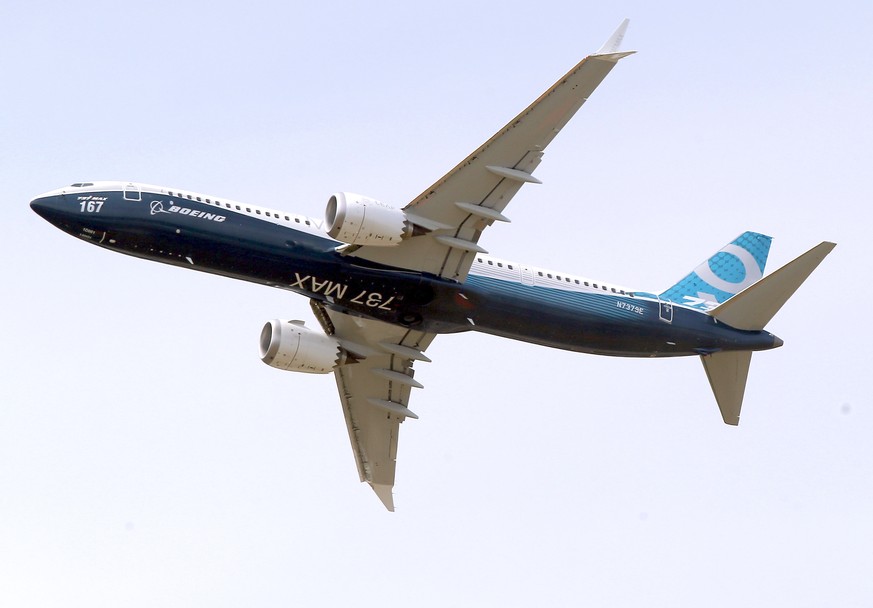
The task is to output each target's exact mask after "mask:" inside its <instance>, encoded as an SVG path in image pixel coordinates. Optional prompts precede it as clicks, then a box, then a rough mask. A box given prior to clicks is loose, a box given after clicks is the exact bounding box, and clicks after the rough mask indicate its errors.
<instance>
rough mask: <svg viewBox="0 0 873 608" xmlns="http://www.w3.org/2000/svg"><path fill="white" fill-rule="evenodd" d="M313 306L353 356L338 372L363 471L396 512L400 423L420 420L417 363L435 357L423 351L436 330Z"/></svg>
mask: <svg viewBox="0 0 873 608" xmlns="http://www.w3.org/2000/svg"><path fill="white" fill-rule="evenodd" d="M312 305H313V310H314V311H315V313H316V316H317V317H318V319H319V321H320V322H321V324H322V327H323V328H324V329H325V331H326V332H327V333H328V334H329V335H332V336H333V337H334V338H336V339H337V340H338V341H339V342H340V344H341V345H342V346H343V348H344V349H345V350H346V351H347V352H349V353H351V355H352V358H351V359H350V360H349V361H347V362H345V363H343V364H342V365H339V366H338V367H337V368H336V369H335V370H334V375H335V377H336V385H337V388H338V389H339V394H340V400H341V401H342V406H343V413H344V414H345V418H346V425H347V426H348V430H349V439H350V440H351V442H352V451H353V452H354V454H355V461H356V462H357V465H358V474H359V475H360V477H361V481H366V482H368V483H369V484H370V486H371V487H372V488H373V490H374V491H375V492H376V495H377V496H378V497H379V499H380V500H381V501H382V502H383V503H384V504H385V507H387V509H388V510H389V511H393V510H394V498H393V494H392V489H393V487H394V469H395V465H396V461H397V437H398V433H399V431H400V423H401V422H403V421H404V420H405V419H406V418H418V416H416V415H415V414H414V413H413V412H412V411H410V410H409V408H408V404H409V396H410V392H411V391H412V389H413V388H421V384H420V383H418V382H416V381H415V380H414V379H413V370H412V364H413V363H414V361H416V360H418V361H424V362H428V361H430V359H428V358H427V357H426V356H424V355H423V354H422V352H423V351H424V349H426V348H427V347H428V345H430V342H431V340H433V338H434V334H429V333H425V332H421V331H415V330H411V329H408V328H404V327H399V326H394V325H390V324H388V323H383V322H382V321H376V320H372V319H365V318H362V317H354V316H351V315H348V314H345V313H341V312H338V311H335V310H331V309H330V308H327V307H325V306H323V305H321V304H319V303H317V302H313V304H312Z"/></svg>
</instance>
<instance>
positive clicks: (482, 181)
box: [344, 19, 634, 281]
mask: <svg viewBox="0 0 873 608" xmlns="http://www.w3.org/2000/svg"><path fill="white" fill-rule="evenodd" d="M627 24H628V20H627V19H625V20H624V21H623V22H622V23H621V25H620V26H619V27H618V29H617V30H616V31H615V33H614V34H613V35H612V36H611V37H610V38H609V40H607V41H606V43H605V44H604V45H603V46H602V47H601V48H600V49H599V50H598V51H597V52H596V53H594V54H593V55H589V56H588V57H586V58H585V59H583V60H582V61H581V62H579V63H578V64H577V65H576V66H575V67H574V68H573V69H572V70H570V71H569V72H568V73H567V74H566V75H565V76H564V77H563V78H561V79H560V80H559V81H558V82H556V83H555V84H554V86H552V88H550V89H549V90H548V91H546V92H545V93H543V94H542V95H541V96H540V97H539V98H538V99H537V100H536V101H534V102H533V103H532V104H531V105H530V106H528V107H527V109H525V110H524V111H523V112H522V113H521V114H519V115H518V116H516V117H515V118H514V119H513V120H511V121H510V122H509V124H507V125H506V126H505V127H503V128H502V129H500V130H499V131H498V132H497V133H496V134H494V136H493V137H492V138H491V139H489V140H488V141H486V142H485V143H484V144H482V145H481V146H480V147H479V148H478V149H477V150H475V151H474V152H473V153H472V154H470V155H469V156H468V157H467V158H465V159H464V160H463V161H461V162H460V164H458V166H456V167H455V168H454V169H452V170H451V171H449V172H448V173H447V174H446V175H444V176H443V177H442V178H440V179H439V180H438V181H437V182H436V183H435V184H433V185H432V186H431V187H430V188H428V189H427V190H425V191H424V192H422V193H421V194H420V195H419V196H417V197H416V198H415V199H414V200H413V201H412V202H411V203H409V204H408V205H407V206H406V207H404V209H403V210H404V212H405V213H406V216H407V218H408V219H409V220H410V221H412V222H413V223H414V224H416V225H418V226H421V227H422V228H424V229H425V233H424V234H418V235H416V236H413V237H412V238H409V239H406V240H404V241H403V242H401V243H400V244H399V245H397V246H396V247H373V246H360V247H358V246H353V247H348V248H345V249H344V252H345V253H346V255H349V256H355V257H361V258H364V259H367V260H371V261H374V262H379V263H381V264H385V265H388V266H394V267H397V268H406V269H409V270H415V271H424V272H428V273H431V274H434V275H438V276H441V277H445V278H448V279H452V280H456V281H464V279H466V277H467V272H468V271H469V270H470V266H471V265H472V263H473V258H474V257H475V254H476V252H483V253H484V251H485V250H484V249H482V248H481V247H480V246H479V245H478V241H479V237H480V235H481V234H482V231H483V230H484V229H485V228H486V227H488V226H490V225H491V224H493V223H494V222H495V221H508V219H507V218H506V217H505V216H504V215H503V214H502V211H503V209H504V208H505V207H506V206H507V204H509V201H510V200H511V199H512V197H513V196H515V193H516V192H518V191H519V189H520V188H521V186H522V185H524V184H525V183H540V181H539V180H538V179H537V178H535V177H534V176H533V175H532V173H533V171H534V169H535V168H536V167H537V165H539V163H540V159H541V158H542V155H543V151H544V150H545V148H546V146H547V145H548V144H549V143H550V142H551V141H552V139H554V137H555V136H556V135H557V134H558V132H559V131H560V130H561V129H562V128H563V127H564V125H566V124H567V122H568V121H569V120H570V119H571V118H572V117H573V115H574V114H575V113H576V111H577V110H578V109H579V108H580V107H582V104H583V103H585V101H587V99H588V96H589V95H591V93H592V92H593V91H594V89H596V88H597V86H598V85H599V84H600V83H601V81H602V80H603V79H604V78H606V75H607V74H609V72H610V71H611V70H612V68H613V67H615V64H616V63H617V62H618V61H619V60H620V59H621V58H623V57H626V56H628V55H630V54H632V53H633V52H634V51H623V52H622V51H619V50H618V48H619V45H620V44H621V41H622V38H623V37H624V32H625V30H626V29H627Z"/></svg>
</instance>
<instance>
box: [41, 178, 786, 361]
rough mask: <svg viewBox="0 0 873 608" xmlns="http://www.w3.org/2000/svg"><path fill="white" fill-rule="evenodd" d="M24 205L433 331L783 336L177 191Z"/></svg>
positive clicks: (766, 344) (124, 187)
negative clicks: (368, 243)
mask: <svg viewBox="0 0 873 608" xmlns="http://www.w3.org/2000/svg"><path fill="white" fill-rule="evenodd" d="M31 207H32V208H33V209H34V211H36V212H37V213H38V214H39V215H41V216H42V217H43V218H45V219H46V220H48V221H49V222H51V223H52V224H54V225H55V226H57V227H58V228H61V229H62V230H64V231H65V232H67V233H69V234H71V235H73V236H75V237H78V238H80V239H83V240H86V241H88V242H91V243H93V244H95V245H99V246H101V247H104V248H106V249H110V250H113V251H117V252H120V253H126V254H129V255H133V256H136V257H140V258H145V259H149V260H153V261H158V262H164V263H167V264H173V265H176V266H183V267H187V268H191V269H194V270H200V271H203V272H209V273H213V274H218V275H222V276H227V277H232V278H237V279H242V280H245V281H249V282H253V283H259V284H262V285H267V286H270V287H277V288H280V289H286V290H290V291H293V292H296V293H299V294H301V295H304V296H307V297H310V298H312V299H315V300H317V301H319V302H321V303H323V304H324V305H325V306H328V307H330V308H334V309H336V310H339V311H342V312H347V313H350V314H354V315H361V316H365V317H368V318H374V319H379V320H381V321H385V322H388V323H393V324H399V325H404V326H410V327H416V328H418V329H421V330H424V331H428V332H432V333H455V332H460V331H469V330H474V331H480V332H484V333H489V334H493V335H497V336H502V337H506V338H511V339H515V340H522V341H525V342H530V343H535V344H542V345H546V346H551V347H555V348H561V349H565V350H571V351H577V352H588V353H596V354H604V355H618V356H642V357H655V356H679V355H700V354H708V353H713V352H718V351H726V350H765V349H769V348H773V347H775V346H778V345H779V344H780V343H781V342H780V341H779V340H778V338H775V337H774V336H773V335H772V334H770V333H768V332H766V331H742V330H737V329H734V328H732V327H729V326H727V325H725V324H723V323H719V322H717V321H716V320H715V318H713V317H711V316H710V315H707V314H705V313H703V312H700V311H698V310H694V309H691V308H686V307H683V306H681V305H678V304H674V303H671V302H665V301H661V300H659V299H658V297H657V296H655V295H653V294H648V293H644V292H639V291H634V290H630V289H626V288H621V287H618V286H614V285H611V284H606V283H602V282H600V281H592V280H590V279H586V278H583V277H579V276H576V275H572V274H567V273H562V272H556V271H550V270H544V269H540V268H535V267H531V266H527V265H524V264H518V263H515V262H510V261H507V260H502V259H497V258H493V257H490V256H485V255H482V254H478V255H477V257H476V260H475V261H474V263H473V265H472V267H471V269H470V273H469V275H468V276H467V279H466V281H464V282H463V283H458V282H455V281H450V280H447V279H444V278H441V277H437V276H434V275H430V274H428V273H421V272H411V271H407V270H402V269H397V268H393V267H390V266H382V265H379V264H376V263H372V262H368V261H366V260H363V259H360V258H356V257H352V256H348V255H344V254H343V253H342V247H341V245H342V243H339V242H337V241H335V240H333V239H331V238H330V237H329V236H327V235H326V234H325V233H324V231H323V230H322V229H321V222H320V221H318V220H313V219H311V218H307V217H303V216H299V215H293V214H290V213H287V212H283V211H278V210H275V209H270V208H266V207H259V206H255V205H247V204H243V203H239V202H236V201H231V200H228V199H224V198H221V197H212V196H206V195H202V194H195V193H193V192H188V191H182V190H177V189H174V188H163V187H159V186H149V185H145V184H135V183H123V182H85V183H81V184H74V185H72V186H69V187H66V188H61V189H58V190H54V191H52V192H47V193H45V194H43V195H41V196H39V197H37V198H35V199H34V200H33V201H32V202H31ZM413 238H415V237H413Z"/></svg>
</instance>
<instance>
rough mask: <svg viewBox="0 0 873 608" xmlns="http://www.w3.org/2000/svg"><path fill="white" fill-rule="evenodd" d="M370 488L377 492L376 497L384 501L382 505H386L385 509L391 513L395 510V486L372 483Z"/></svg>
mask: <svg viewBox="0 0 873 608" xmlns="http://www.w3.org/2000/svg"><path fill="white" fill-rule="evenodd" d="M370 487H371V488H373V491H374V492H376V496H378V497H379V500H381V501H382V504H383V505H385V508H386V509H388V510H389V511H393V510H394V493H393V492H392V490H393V489H394V486H389V485H387V484H384V483H373V482H370Z"/></svg>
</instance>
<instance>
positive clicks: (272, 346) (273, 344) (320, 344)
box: [261, 319, 340, 374]
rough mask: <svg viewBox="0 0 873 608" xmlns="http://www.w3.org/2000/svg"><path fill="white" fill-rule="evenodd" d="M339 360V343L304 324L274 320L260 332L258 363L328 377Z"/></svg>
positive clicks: (301, 322)
mask: <svg viewBox="0 0 873 608" xmlns="http://www.w3.org/2000/svg"><path fill="white" fill-rule="evenodd" d="M339 359H340V345H339V342H337V341H336V340H334V339H333V338H331V337H330V336H326V335H324V334H322V333H318V332H314V331H312V330H310V329H308V328H306V327H304V325H303V321H280V320H279V319H273V320H272V321H268V322H267V324H266V325H264V329H262V330H261V361H263V362H264V363H266V364H267V365H269V366H270V367H275V368H276V369H284V370H288V371H292V372H305V373H308V374H327V373H329V372H331V371H333V368H334V367H336V365H337V363H339Z"/></svg>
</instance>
